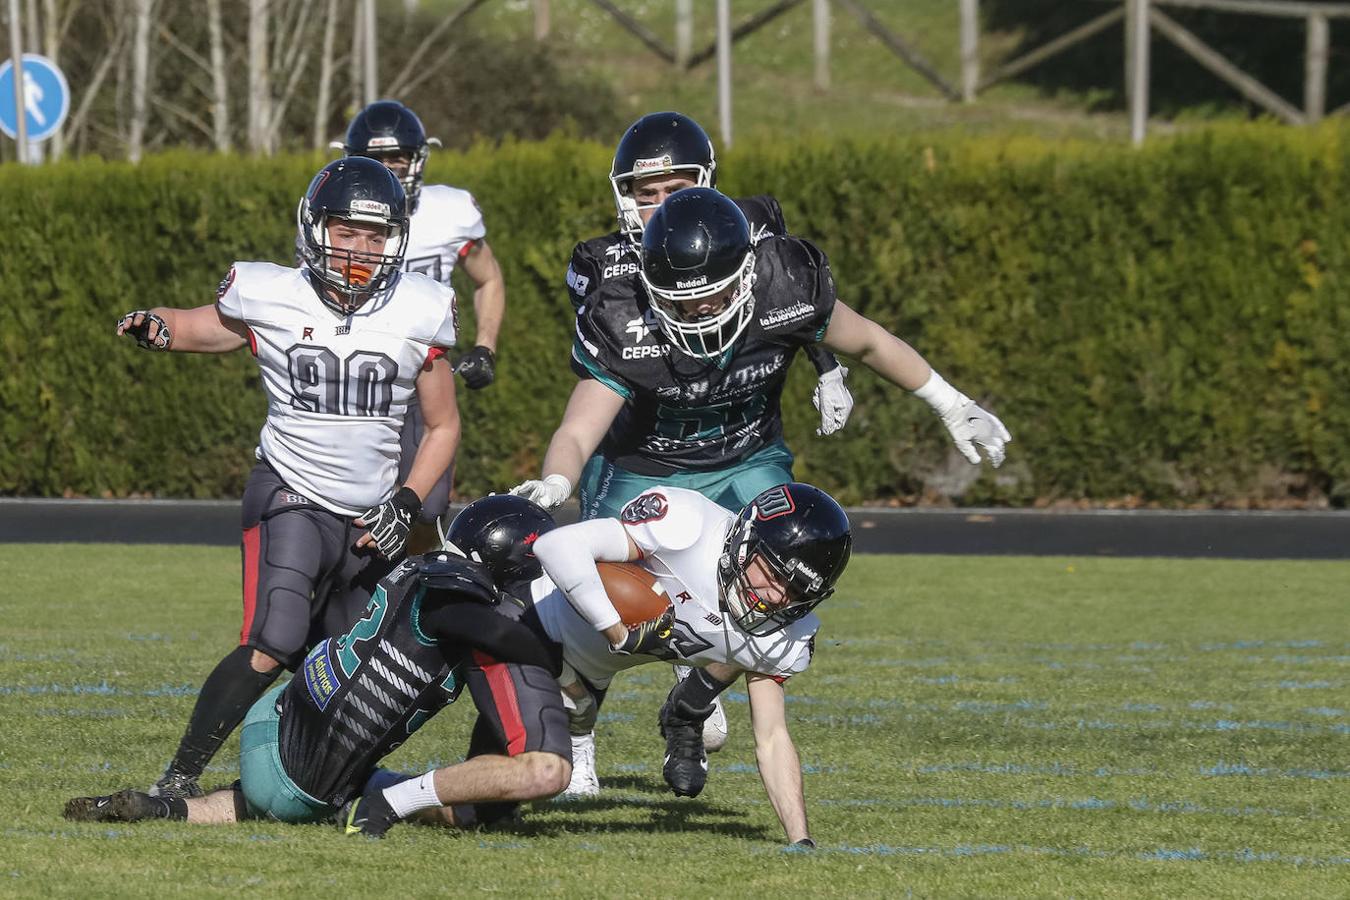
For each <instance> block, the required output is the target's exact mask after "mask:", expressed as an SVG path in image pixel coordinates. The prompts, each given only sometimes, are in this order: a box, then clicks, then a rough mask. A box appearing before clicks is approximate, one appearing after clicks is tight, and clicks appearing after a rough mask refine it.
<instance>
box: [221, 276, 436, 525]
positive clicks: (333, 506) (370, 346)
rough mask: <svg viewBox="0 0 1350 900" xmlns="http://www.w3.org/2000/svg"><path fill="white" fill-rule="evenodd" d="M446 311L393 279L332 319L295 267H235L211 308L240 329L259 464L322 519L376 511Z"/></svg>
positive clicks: (428, 293) (428, 294) (388, 487)
mask: <svg viewBox="0 0 1350 900" xmlns="http://www.w3.org/2000/svg"><path fill="white" fill-rule="evenodd" d="M454 304H455V295H454V293H453V292H452V291H451V290H450V289H449V288H446V287H444V286H443V285H440V284H437V283H436V282H434V281H432V280H431V279H429V278H424V277H422V276H420V275H410V274H404V275H401V276H400V277H399V278H398V280H397V281H396V282H395V283H394V287H393V288H392V289H390V290H387V291H385V292H384V293H383V294H381V295H380V296H378V297H376V298H375V299H373V300H370V301H367V302H366V304H365V305H364V306H362V307H361V308H360V309H359V310H357V311H356V313H354V314H353V315H350V316H346V317H344V316H341V315H339V314H338V313H337V312H335V311H334V310H332V309H331V308H329V307H328V306H327V305H326V304H325V303H324V302H323V301H321V300H320V299H319V295H318V294H317V293H315V291H314V288H313V287H312V286H311V285H310V283H309V278H308V277H307V275H306V273H305V272H304V271H302V270H300V269H290V268H286V267H285V266H276V265H272V264H271V263H258V262H239V263H235V264H234V266H233V267H232V268H231V269H230V273H229V275H227V276H225V280H224V281H223V282H221V285H220V291H219V293H218V295H217V298H216V307H217V308H218V309H219V310H220V314H221V315H223V316H225V317H227V318H230V319H234V320H236V321H239V322H242V323H244V325H246V326H247V327H248V332H249V333H248V340H249V347H250V349H251V350H252V351H253V355H254V357H256V358H257V360H258V366H259V368H260V369H261V370H262V380H263V389H264V390H265V391H266V392H267V421H266V422H264V423H263V428H262V435H261V436H260V437H259V440H258V456H259V458H260V459H265V460H266V461H267V462H268V463H269V464H270V465H271V466H272V467H273V468H274V469H276V470H277V472H278V474H280V475H281V477H282V479H283V480H284V481H285V482H286V484H287V485H288V486H290V487H291V488H293V489H294V490H296V491H297V492H299V493H301V494H303V495H305V496H306V497H308V498H309V499H310V500H313V501H314V502H315V503H317V504H319V505H320V506H322V507H324V508H325V509H327V510H329V511H330V512H334V513H338V514H339V515H347V516H359V515H360V514H361V513H363V512H365V511H366V510H367V509H369V508H370V507H372V506H375V505H376V504H379V503H382V502H384V500H385V499H387V498H388V497H389V495H390V494H392V493H393V492H394V487H395V484H394V482H395V479H396V478H397V476H398V459H399V432H400V431H401V430H402V428H403V417H404V415H405V414H406V413H407V411H408V403H409V402H410V401H411V400H412V398H413V393H414V388H415V383H416V381H417V376H418V373H420V372H421V370H422V367H423V366H424V365H425V364H426V362H427V360H428V359H434V358H435V357H436V356H438V355H441V354H442V353H444V351H445V350H446V349H448V348H450V347H453V346H454V344H455V317H454Z"/></svg>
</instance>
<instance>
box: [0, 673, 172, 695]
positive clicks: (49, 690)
mask: <svg viewBox="0 0 1350 900" xmlns="http://www.w3.org/2000/svg"><path fill="white" fill-rule="evenodd" d="M198 690H199V688H198V687H196V686H193V685H190V684H181V685H174V684H162V685H160V686H159V687H153V688H141V689H139V690H135V689H131V688H122V687H115V686H113V685H110V684H108V681H107V679H106V678H105V679H104V680H102V681H100V682H99V683H98V684H56V683H52V684H0V695H5V694H20V695H27V696H32V697H36V696H44V695H70V696H76V697H79V696H92V697H195V696H197V692H198Z"/></svg>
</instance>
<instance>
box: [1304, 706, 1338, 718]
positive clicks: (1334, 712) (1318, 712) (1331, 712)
mask: <svg viewBox="0 0 1350 900" xmlns="http://www.w3.org/2000/svg"><path fill="white" fill-rule="evenodd" d="M1303 712H1305V713H1307V714H1308V715H1310V716H1329V717H1332V718H1334V717H1336V716H1343V715H1345V710H1343V709H1336V708H1335V707H1331V706H1308V707H1305V708H1304V709H1303Z"/></svg>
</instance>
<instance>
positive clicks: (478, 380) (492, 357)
mask: <svg viewBox="0 0 1350 900" xmlns="http://www.w3.org/2000/svg"><path fill="white" fill-rule="evenodd" d="M496 363H497V355H496V354H495V353H493V352H492V351H491V350H489V349H488V348H486V347H484V346H483V345H482V344H479V345H478V346H477V347H474V348H473V349H472V350H470V351H469V352H468V353H465V354H464V355H463V356H461V357H460V358H459V362H457V363H456V364H455V374H457V375H459V376H460V377H462V378H463V379H464V383H465V384H467V385H468V386H469V390H471V391H481V390H482V389H483V388H485V387H487V386H488V385H489V384H492V379H493V378H495V377H496V375H497V373H496V372H494V371H493V366H494V365H496Z"/></svg>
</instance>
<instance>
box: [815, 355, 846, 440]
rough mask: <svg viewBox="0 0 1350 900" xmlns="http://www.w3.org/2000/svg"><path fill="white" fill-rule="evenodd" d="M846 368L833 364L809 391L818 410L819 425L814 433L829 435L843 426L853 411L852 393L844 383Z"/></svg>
mask: <svg viewBox="0 0 1350 900" xmlns="http://www.w3.org/2000/svg"><path fill="white" fill-rule="evenodd" d="M847 374H848V369H846V368H844V367H843V366H835V367H834V368H833V369H831V370H830V371H828V372H826V373H825V374H824V375H821V376H820V380H818V381H817V382H816V389H815V390H814V391H813V392H812V393H811V403H812V404H814V405H815V407H816V409H818V410H820V427H819V428H817V429H816V434H819V435H822V436H823V435H829V434H834V433H835V432H836V431H838V430H839V429H841V428H843V427H844V424H845V423H846V422H848V417H849V414H850V413H852V412H853V395H852V394H850V393H849V390H848V386H847V385H845V384H844V376H845V375H847Z"/></svg>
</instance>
